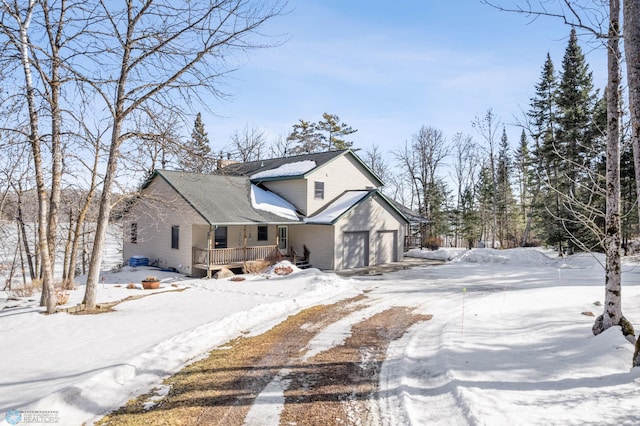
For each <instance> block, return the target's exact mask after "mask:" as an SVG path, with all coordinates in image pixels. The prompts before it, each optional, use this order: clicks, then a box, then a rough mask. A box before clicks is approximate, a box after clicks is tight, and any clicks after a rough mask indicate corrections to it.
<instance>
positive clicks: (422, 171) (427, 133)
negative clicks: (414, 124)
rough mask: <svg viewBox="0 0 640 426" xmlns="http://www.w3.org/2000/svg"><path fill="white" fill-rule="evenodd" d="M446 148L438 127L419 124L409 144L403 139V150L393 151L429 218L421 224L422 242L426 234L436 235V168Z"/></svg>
mask: <svg viewBox="0 0 640 426" xmlns="http://www.w3.org/2000/svg"><path fill="white" fill-rule="evenodd" d="M449 151H450V148H449V146H447V144H446V139H445V137H444V135H443V134H442V131H441V130H438V129H435V128H433V127H425V126H422V127H421V128H420V130H418V132H417V133H416V134H414V135H413V137H412V141H411V146H409V144H408V143H405V147H404V149H403V150H402V151H396V152H395V153H394V155H395V157H396V159H397V160H398V161H399V162H400V164H401V167H402V168H403V169H404V170H405V171H406V173H407V174H408V176H409V179H410V180H411V182H412V184H413V188H414V196H415V199H416V200H417V202H418V212H419V213H420V214H421V215H423V216H425V217H426V218H427V219H429V220H430V221H429V222H428V223H426V224H423V235H422V237H423V240H424V242H426V239H428V238H429V237H435V235H434V232H435V229H434V223H435V222H436V221H435V219H436V217H435V216H436V213H440V207H441V205H440V202H439V201H440V200H441V199H442V198H443V197H442V196H443V194H442V193H441V189H442V185H441V182H440V181H439V178H438V171H439V169H440V167H441V166H442V162H443V161H444V159H445V158H446V157H447V156H448V155H449ZM412 204H413V203H412Z"/></svg>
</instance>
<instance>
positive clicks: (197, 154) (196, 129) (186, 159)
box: [180, 113, 215, 173]
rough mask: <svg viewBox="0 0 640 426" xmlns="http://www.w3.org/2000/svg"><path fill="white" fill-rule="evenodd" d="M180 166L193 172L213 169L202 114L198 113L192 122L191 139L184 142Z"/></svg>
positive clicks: (204, 171) (206, 171)
mask: <svg viewBox="0 0 640 426" xmlns="http://www.w3.org/2000/svg"><path fill="white" fill-rule="evenodd" d="M180 168H181V169H182V170H184V171H187V172H193V173H211V172H212V171H213V170H214V169H215V161H214V159H213V156H212V155H211V146H209V136H208V135H207V132H206V131H205V129H204V123H202V115H201V114H200V113H198V115H197V116H196V119H195V121H194V123H193V131H192V132H191V139H189V141H188V142H187V143H186V144H185V147H184V151H183V152H182V155H181V156H180Z"/></svg>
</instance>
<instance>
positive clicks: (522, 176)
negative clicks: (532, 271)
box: [514, 129, 535, 247]
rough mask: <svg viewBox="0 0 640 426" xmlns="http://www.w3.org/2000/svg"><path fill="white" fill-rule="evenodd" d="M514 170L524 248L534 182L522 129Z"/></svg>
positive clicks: (529, 155) (529, 225)
mask: <svg viewBox="0 0 640 426" xmlns="http://www.w3.org/2000/svg"><path fill="white" fill-rule="evenodd" d="M514 163H515V164H514V165H515V169H516V171H517V178H518V184H519V185H518V190H519V194H518V195H519V197H520V223H521V224H524V226H523V233H522V240H521V242H520V245H521V246H522V247H525V246H526V245H527V244H528V243H529V231H530V229H531V218H532V211H531V210H530V208H531V206H532V194H533V193H534V191H533V188H531V182H532V181H534V180H535V179H534V177H533V176H532V173H531V172H532V171H531V154H530V152H529V142H528V139H527V134H526V133H525V131H524V129H522V133H521V135H520V145H519V146H518V149H517V150H516V153H515V162H514Z"/></svg>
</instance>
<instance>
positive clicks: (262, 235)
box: [258, 226, 269, 241]
mask: <svg viewBox="0 0 640 426" xmlns="http://www.w3.org/2000/svg"><path fill="white" fill-rule="evenodd" d="M267 240H269V227H268V226H258V241H267Z"/></svg>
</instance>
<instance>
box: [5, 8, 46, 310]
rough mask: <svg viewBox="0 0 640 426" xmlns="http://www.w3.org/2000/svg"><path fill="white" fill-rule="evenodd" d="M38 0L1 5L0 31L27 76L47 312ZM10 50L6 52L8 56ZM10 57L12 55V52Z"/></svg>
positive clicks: (30, 135)
mask: <svg viewBox="0 0 640 426" xmlns="http://www.w3.org/2000/svg"><path fill="white" fill-rule="evenodd" d="M37 7H38V2H36V1H35V0H29V1H28V2H27V3H26V4H24V5H23V4H22V3H21V2H18V1H17V0H16V1H14V2H12V3H7V2H4V3H2V4H1V5H0V8H1V9H0V14H1V20H0V31H1V33H2V36H3V37H4V38H5V39H6V44H5V47H9V48H10V49H12V50H13V51H14V52H15V53H16V57H17V58H19V64H20V68H21V71H22V73H23V76H24V95H25V101H26V104H27V111H28V117H29V129H28V133H27V135H26V136H27V138H28V140H29V145H30V147H31V156H32V159H33V164H34V172H35V181H36V191H37V195H38V220H37V222H38V248H39V250H38V252H39V255H40V260H41V270H42V282H43V293H42V294H43V297H44V298H45V300H43V302H44V304H45V305H46V307H47V312H48V313H53V312H55V310H56V296H55V291H54V283H53V262H52V256H51V252H50V245H49V234H48V233H47V229H48V219H49V208H48V205H49V199H48V194H47V188H46V176H45V174H46V173H45V168H44V159H43V156H44V154H43V141H42V136H41V132H40V117H39V107H40V105H39V102H38V89H37V83H36V81H35V79H34V66H33V63H34V58H33V56H32V54H31V53H32V45H31V40H30V37H29V31H30V28H31V24H32V21H33V18H34V14H35V13H36V8H37ZM6 54H7V52H6V51H5V55H6ZM9 56H10V55H9Z"/></svg>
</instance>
